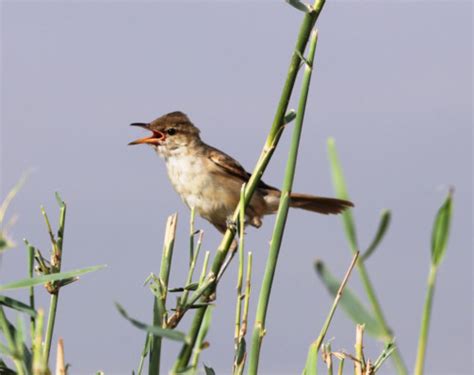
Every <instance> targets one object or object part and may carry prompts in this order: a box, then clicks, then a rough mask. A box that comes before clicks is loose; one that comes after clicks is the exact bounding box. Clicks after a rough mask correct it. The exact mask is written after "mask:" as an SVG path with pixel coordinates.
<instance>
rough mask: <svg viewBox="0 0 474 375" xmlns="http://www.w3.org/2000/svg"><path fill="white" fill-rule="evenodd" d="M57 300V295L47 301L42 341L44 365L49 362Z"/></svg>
mask: <svg viewBox="0 0 474 375" xmlns="http://www.w3.org/2000/svg"><path fill="white" fill-rule="evenodd" d="M58 298H59V295H58V293H56V294H52V295H51V298H50V301H49V312H48V323H47V326H46V335H45V339H44V355H45V360H46V363H48V362H49V354H50V352H51V342H52V339H53V331H54V324H55V322H56V312H57V309H58Z"/></svg>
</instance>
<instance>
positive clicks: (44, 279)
mask: <svg viewBox="0 0 474 375" xmlns="http://www.w3.org/2000/svg"><path fill="white" fill-rule="evenodd" d="M104 267H106V265H100V266H92V267H86V268H81V269H78V270H74V271H68V272H60V273H53V274H50V275H42V276H36V277H32V278H27V279H21V280H18V281H14V282H11V283H8V284H3V285H0V291H4V290H12V289H20V288H29V287H32V286H35V285H39V284H46V283H48V282H51V281H57V280H64V279H69V278H71V277H77V276H79V275H83V274H86V273H89V272H94V271H97V270H100V269H102V268H104Z"/></svg>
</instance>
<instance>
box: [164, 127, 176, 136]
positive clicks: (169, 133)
mask: <svg viewBox="0 0 474 375" xmlns="http://www.w3.org/2000/svg"><path fill="white" fill-rule="evenodd" d="M166 132H167V133H168V135H175V134H176V129H175V128H169V129H168V130H167V131H166Z"/></svg>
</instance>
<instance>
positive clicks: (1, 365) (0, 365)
mask: <svg viewBox="0 0 474 375" xmlns="http://www.w3.org/2000/svg"><path fill="white" fill-rule="evenodd" d="M2 346H3V345H2ZM0 374H2V375H16V372H15V371H13V370H12V369H10V368H8V367H7V365H6V364H5V362H3V360H1V359H0Z"/></svg>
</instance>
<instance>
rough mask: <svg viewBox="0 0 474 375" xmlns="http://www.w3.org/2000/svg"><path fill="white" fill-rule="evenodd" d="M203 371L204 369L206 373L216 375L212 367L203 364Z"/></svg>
mask: <svg viewBox="0 0 474 375" xmlns="http://www.w3.org/2000/svg"><path fill="white" fill-rule="evenodd" d="M204 371H206V375H216V372H215V371H214V370H213V369H212V367H207V366H206V365H204Z"/></svg>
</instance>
